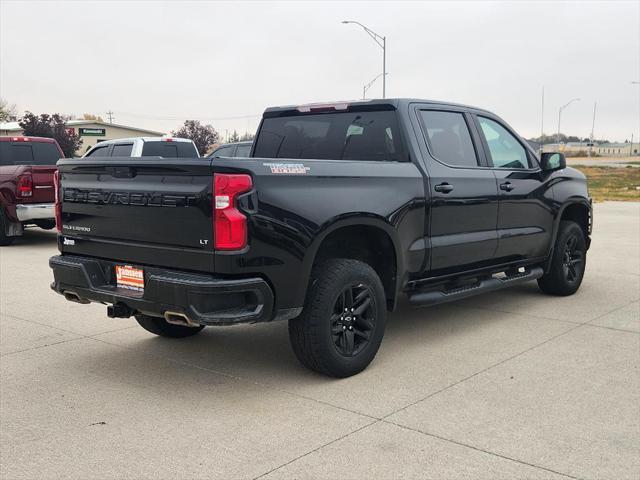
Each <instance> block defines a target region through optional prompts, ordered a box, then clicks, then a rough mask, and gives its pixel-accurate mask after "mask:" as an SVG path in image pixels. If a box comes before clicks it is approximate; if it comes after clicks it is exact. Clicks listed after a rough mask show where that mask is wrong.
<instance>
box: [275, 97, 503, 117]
mask: <svg viewBox="0 0 640 480" xmlns="http://www.w3.org/2000/svg"><path fill="white" fill-rule="evenodd" d="M410 103H428V104H432V105H441V106H452V107H458V108H460V107H462V108H467V109H471V110H477V111H480V112H487V113H490V112H488V110H485V109H482V108H478V107H474V106H471V105H464V104H461V103H454V102H446V101H441V100H426V99H420V98H377V99H371V100H341V101H333V102H321V103H307V104H300V105H285V106H278V107H268V108H267V109H266V110H265V111H264V116H266V117H269V116H278V115H280V114H282V113H284V112H290V111H296V112H298V113H311V112H318V113H319V112H326V111H331V110H336V111H340V110H347V109H348V108H351V107H358V108H367V107H370V108H380V107H382V108H383V109H384V108H385V107H386V108H388V109H393V110H397V109H398V108H400V107H401V106H403V105H408V104H410Z"/></svg>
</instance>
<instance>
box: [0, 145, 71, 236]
mask: <svg viewBox="0 0 640 480" xmlns="http://www.w3.org/2000/svg"><path fill="white" fill-rule="evenodd" d="M60 158H64V154H63V153H62V150H61V149H60V146H59V145H58V142H56V141H55V140H54V139H53V138H42V137H0V245H10V244H11V243H13V241H14V240H15V239H16V237H19V236H21V235H22V233H23V232H24V228H25V227H26V226H27V225H37V226H38V227H40V228H44V229H47V230H49V229H52V228H53V227H55V220H54V212H53V206H54V194H55V191H54V186H53V174H54V172H55V171H56V162H57V161H58V159H60Z"/></svg>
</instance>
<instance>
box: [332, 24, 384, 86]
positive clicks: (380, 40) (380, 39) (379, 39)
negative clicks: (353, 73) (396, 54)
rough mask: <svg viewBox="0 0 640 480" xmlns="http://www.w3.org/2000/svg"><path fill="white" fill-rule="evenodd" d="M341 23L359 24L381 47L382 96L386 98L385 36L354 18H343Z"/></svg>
mask: <svg viewBox="0 0 640 480" xmlns="http://www.w3.org/2000/svg"><path fill="white" fill-rule="evenodd" d="M342 23H345V24H346V23H353V24H356V25H359V26H360V27H362V28H363V29H364V31H365V32H367V35H369V36H370V37H371V38H373V41H374V42H376V43H377V44H378V46H379V47H380V48H382V98H386V94H387V37H383V36H382V35H378V34H377V33H376V32H374V31H373V30H371V29H370V28H367V27H365V26H364V25H363V24H361V23H360V22H356V21H355V20H343V21H342Z"/></svg>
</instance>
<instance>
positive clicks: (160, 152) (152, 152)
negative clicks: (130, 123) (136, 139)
mask: <svg viewBox="0 0 640 480" xmlns="http://www.w3.org/2000/svg"><path fill="white" fill-rule="evenodd" d="M142 156H143V157H164V158H176V157H177V156H178V147H177V146H176V144H175V143H173V142H144V146H143V147H142Z"/></svg>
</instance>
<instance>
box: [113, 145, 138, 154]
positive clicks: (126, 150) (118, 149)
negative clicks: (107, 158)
mask: <svg viewBox="0 0 640 480" xmlns="http://www.w3.org/2000/svg"><path fill="white" fill-rule="evenodd" d="M131 150H133V143H122V144H120V145H114V146H113V150H112V152H111V156H112V157H129V156H130V155H131Z"/></svg>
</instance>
